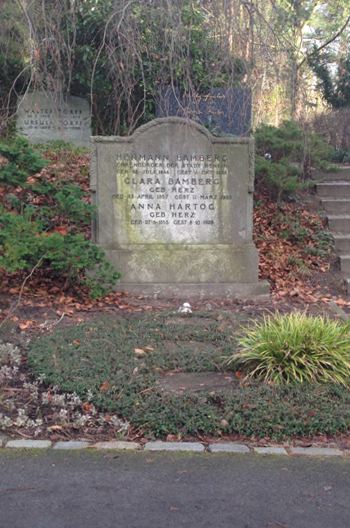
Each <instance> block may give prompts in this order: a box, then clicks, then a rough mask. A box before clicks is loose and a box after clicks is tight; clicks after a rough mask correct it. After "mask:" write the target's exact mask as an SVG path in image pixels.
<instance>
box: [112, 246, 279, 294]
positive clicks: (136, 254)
mask: <svg viewBox="0 0 350 528" xmlns="http://www.w3.org/2000/svg"><path fill="white" fill-rule="evenodd" d="M106 256H107V258H108V260H109V261H110V262H112V264H114V265H115V267H116V269H118V270H120V271H121V273H122V279H121V282H120V283H119V284H118V286H117V289H118V290H119V291H128V292H131V293H135V294H140V295H151V296H158V297H167V296H170V297H176V298H184V297H188V296H190V297H191V298H193V297H196V298H209V297H212V298H213V297H224V298H231V299H232V298H240V299H242V298H245V299H248V298H252V297H254V298H255V297H257V296H260V295H263V296H266V295H268V293H269V285H268V283H267V282H266V281H258V278H257V266H258V256H257V251H256V248H255V246H254V245H253V244H246V245H244V246H240V247H237V248H236V247H234V246H232V245H228V244H218V245H216V246H215V247H213V246H212V245H209V244H208V245H185V246H178V245H174V244H168V245H156V244H152V245H134V246H128V247H127V248H124V249H118V250H107V251H106ZM141 277H142V281H141V280H140V278H141ZM233 278H234V281H233Z"/></svg>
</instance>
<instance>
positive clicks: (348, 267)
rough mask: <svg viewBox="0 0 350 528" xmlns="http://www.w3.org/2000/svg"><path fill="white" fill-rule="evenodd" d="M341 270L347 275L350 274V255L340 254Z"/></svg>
mask: <svg viewBox="0 0 350 528" xmlns="http://www.w3.org/2000/svg"><path fill="white" fill-rule="evenodd" d="M340 270H341V271H342V272H343V273H346V274H347V275H350V255H341V256H340Z"/></svg>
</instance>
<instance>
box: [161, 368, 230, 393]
mask: <svg viewBox="0 0 350 528" xmlns="http://www.w3.org/2000/svg"><path fill="white" fill-rule="evenodd" d="M237 383H238V380H237V378H235V376H234V375H233V374H229V373H224V372H174V373H173V372H172V373H168V374H165V375H163V376H160V377H159V378H158V380H157V385H158V386H159V388H160V389H162V390H164V391H165V392H170V393H174V394H180V395H181V394H184V393H193V392H201V391H223V390H227V391H229V390H231V389H232V387H233V386H234V385H237Z"/></svg>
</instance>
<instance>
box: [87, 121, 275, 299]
mask: <svg viewBox="0 0 350 528" xmlns="http://www.w3.org/2000/svg"><path fill="white" fill-rule="evenodd" d="M93 142H94V153H93V161H92V170H91V188H92V191H93V193H94V194H95V203H96V205H97V209H98V216H97V220H96V224H95V229H94V232H95V240H96V242H97V243H98V244H99V245H100V246H101V247H102V248H103V249H104V250H106V253H107V256H108V258H109V259H110V261H111V262H112V263H114V264H115V267H116V268H117V269H118V270H120V271H121V272H122V283H121V285H120V289H128V290H131V291H136V292H137V291H141V292H142V293H148V294H152V295H158V294H162V292H163V293H165V294H166V295H168V294H171V295H174V296H176V297H183V295H184V293H185V292H186V293H187V294H190V295H191V296H196V297H206V296H217V295H225V296H226V295H228V296H229V297H232V296H237V297H249V296H251V295H258V294H264V293H265V294H266V293H267V291H268V289H267V286H266V285H265V284H262V283H259V281H258V256H257V251H256V248H255V246H254V244H253V241H252V207H253V204H252V192H253V181H254V160H253V143H252V140H251V139H250V138H238V137H236V138H234V137H225V138H223V137H220V138H217V137H214V136H212V135H211V134H210V133H209V132H208V131H207V130H206V129H205V128H203V127H202V126H200V125H198V124H197V123H194V122H193V121H187V120H185V119H181V118H177V117H170V118H163V119H156V120H154V121H152V122H150V123H148V124H147V125H144V126H142V127H140V128H139V129H138V130H136V132H135V133H134V134H133V136H130V137H95V138H93Z"/></svg>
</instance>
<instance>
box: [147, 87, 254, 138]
mask: <svg viewBox="0 0 350 528" xmlns="http://www.w3.org/2000/svg"><path fill="white" fill-rule="evenodd" d="M156 115H157V117H166V116H179V117H185V118H188V119H193V120H194V121H198V122H199V123H201V124H202V125H205V126H206V127H208V128H209V130H210V131H211V132H212V133H213V134H215V135H227V134H232V135H235V136H247V135H249V132H250V129H251V119H252V95H251V90H249V89H248V88H212V89H210V90H209V91H208V93H206V94H197V95H194V96H192V97H189V96H186V97H181V96H180V94H179V92H178V91H177V90H173V89H172V88H170V87H168V88H166V89H164V90H162V91H160V93H159V97H158V100H157V103H156Z"/></svg>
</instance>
